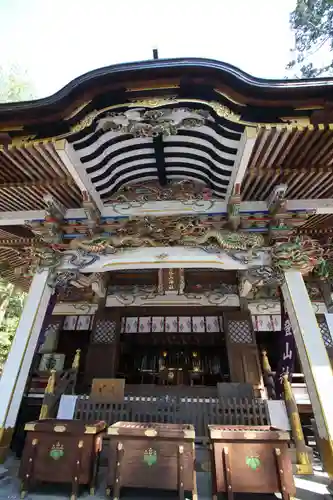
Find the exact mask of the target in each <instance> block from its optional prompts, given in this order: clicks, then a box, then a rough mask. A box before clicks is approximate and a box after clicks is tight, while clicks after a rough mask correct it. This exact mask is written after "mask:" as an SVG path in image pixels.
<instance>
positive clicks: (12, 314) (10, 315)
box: [0, 281, 26, 368]
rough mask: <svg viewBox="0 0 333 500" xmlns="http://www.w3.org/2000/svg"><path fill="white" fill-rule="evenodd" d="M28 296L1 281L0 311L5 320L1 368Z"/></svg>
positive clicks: (1, 326)
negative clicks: (2, 309)
mask: <svg viewBox="0 0 333 500" xmlns="http://www.w3.org/2000/svg"><path fill="white" fill-rule="evenodd" d="M25 296H26V294H25V293H24V292H21V291H19V290H14V289H13V286H12V285H11V284H8V283H4V282H1V281H0V309H1V308H5V311H2V312H3V313H4V314H3V320H2V322H1V324H0V368H1V367H2V365H3V363H4V362H5V360H6V358H7V356H8V353H9V349H10V346H11V343H12V341H13V338H14V335H15V332H16V328H17V325H18V322H19V319H20V316H21V313H22V309H23V304H24V299H25Z"/></svg>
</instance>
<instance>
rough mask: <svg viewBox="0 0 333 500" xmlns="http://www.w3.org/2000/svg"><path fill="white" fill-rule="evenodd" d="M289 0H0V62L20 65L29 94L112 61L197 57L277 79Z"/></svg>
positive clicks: (287, 44)
mask: <svg viewBox="0 0 333 500" xmlns="http://www.w3.org/2000/svg"><path fill="white" fill-rule="evenodd" d="M295 4H296V0H204V1H199V0H191V1H190V0H165V1H162V0H0V47H1V49H0V66H6V65H8V64H15V65H18V66H19V67H21V68H22V69H24V70H26V71H27V73H28V75H29V79H30V80H31V81H32V83H33V86H34V94H35V95H36V97H46V96H48V95H50V94H53V93H54V92H56V91H58V90H59V89H60V88H62V87H63V86H64V85H66V84H67V83H69V82H70V81H71V80H73V79H74V78H76V77H78V76H80V75H82V74H84V73H86V72H88V71H91V70H93V69H96V68H99V67H102V66H108V65H111V64H115V63H121V62H131V61H140V60H145V59H151V58H152V49H153V48H154V47H157V48H158V51H159V57H160V58H172V57H186V56H189V57H204V58H210V59H216V60H220V61H224V62H228V63H231V64H233V65H234V66H237V67H239V68H240V69H242V70H244V71H246V72H248V73H250V74H252V75H254V76H258V77H263V78H284V77H285V76H286V74H287V73H286V70H285V66H286V64H287V63H288V61H289V60H290V58H291V54H290V49H291V47H292V46H293V35H292V33H291V31H290V28H289V14H290V12H291V11H292V10H293V9H294V7H295Z"/></svg>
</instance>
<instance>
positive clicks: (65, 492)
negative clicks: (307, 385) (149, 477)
mask: <svg viewBox="0 0 333 500" xmlns="http://www.w3.org/2000/svg"><path fill="white" fill-rule="evenodd" d="M196 458H197V486H198V500H211V498H212V496H211V490H210V472H209V463H208V461H207V458H208V454H207V450H206V449H205V448H203V447H201V446H198V447H197V449H196ZM5 465H6V467H7V470H8V475H7V476H6V477H5V478H2V479H1V475H0V500H18V499H19V498H20V492H19V480H18V479H17V471H18V466H19V461H18V460H16V459H15V458H13V457H10V458H9V459H8V461H7V463H6V464H5ZM104 477H105V468H104V467H101V470H100V477H99V485H100V487H99V490H98V491H97V492H96V495H94V496H91V495H89V492H88V491H85V492H82V494H81V495H80V498H82V499H84V500H101V499H105V498H106V497H105V484H104ZM295 482H296V486H297V494H296V499H297V500H328V499H330V500H331V499H332V498H333V497H331V496H330V494H329V492H328V489H327V485H328V478H327V475H326V474H325V473H323V472H322V469H321V466H320V464H317V465H315V474H314V475H313V476H309V477H306V476H303V477H296V478H295ZM69 493H70V492H69V489H68V487H64V488H63V489H59V486H58V485H57V486H49V485H48V486H44V487H43V488H42V489H40V490H39V491H38V492H34V493H29V494H28V495H27V496H26V499H27V500H69V498H70V495H69ZM124 493H125V494H124V495H123V494H122V495H121V499H122V500H139V499H140V500H157V499H159V500H163V498H164V499H165V500H167V499H170V500H171V499H173V500H176V499H177V496H176V495H175V494H173V495H162V494H161V493H160V492H156V493H155V494H153V496H147V492H145V491H141V492H140V491H139V490H136V491H134V490H132V491H125V492H124ZM277 497H278V498H281V496H279V495H277ZM274 498H276V497H275V495H261V496H260V500H268V499H271V500H274ZM258 499H259V497H258V495H235V500H258Z"/></svg>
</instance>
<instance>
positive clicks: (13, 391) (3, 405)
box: [0, 271, 52, 463]
mask: <svg viewBox="0 0 333 500" xmlns="http://www.w3.org/2000/svg"><path fill="white" fill-rule="evenodd" d="M48 275H49V273H48V271H42V272H40V273H37V274H36V275H35V276H34V278H33V280H32V283H31V286H30V290H29V294H28V296H27V298H26V301H25V304H24V308H23V312H22V315H21V319H20V322H19V324H18V327H17V330H16V334H15V337H14V340H13V343H12V346H11V349H10V353H9V355H8V358H7V361H6V363H5V366H4V370H3V374H2V377H1V379H0V395H1V398H0V463H1V462H2V461H4V459H5V456H6V453H7V451H8V448H9V445H10V442H11V438H12V435H13V431H14V427H15V424H16V419H17V415H18V412H19V409H20V405H21V401H22V396H23V393H24V389H25V385H26V382H27V378H28V375H29V370H30V366H31V363H32V359H33V356H34V353H35V349H36V346H37V342H38V337H39V334H40V331H41V327H42V324H43V320H44V316H45V313H46V310H47V306H48V303H49V300H50V297H51V293H52V290H51V288H50V287H49V286H48V285H47V279H48Z"/></svg>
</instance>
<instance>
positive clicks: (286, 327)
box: [275, 293, 296, 399]
mask: <svg viewBox="0 0 333 500" xmlns="http://www.w3.org/2000/svg"><path fill="white" fill-rule="evenodd" d="M280 296H281V334H280V347H279V353H280V354H279V361H278V366H277V370H276V376H275V391H276V397H277V399H281V398H282V394H283V375H286V374H287V375H288V376H289V380H290V381H291V377H292V374H293V371H294V367H295V359H296V343H295V338H294V334H293V330H292V327H291V323H290V319H289V316H288V313H287V311H286V310H285V307H284V300H283V296H282V293H281V295H280Z"/></svg>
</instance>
